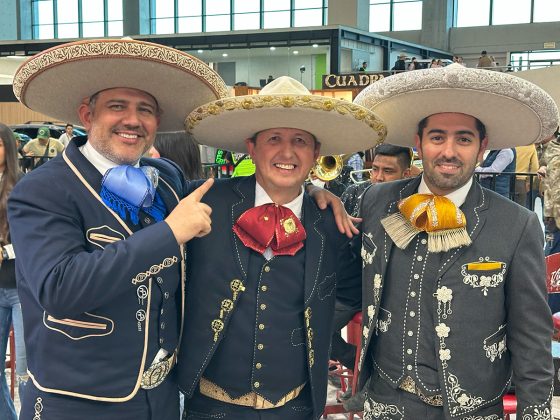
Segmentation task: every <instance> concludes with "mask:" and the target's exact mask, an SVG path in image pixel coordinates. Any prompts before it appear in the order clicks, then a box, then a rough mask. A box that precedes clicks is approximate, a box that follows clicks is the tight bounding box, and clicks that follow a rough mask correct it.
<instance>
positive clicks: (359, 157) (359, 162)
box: [346, 152, 364, 181]
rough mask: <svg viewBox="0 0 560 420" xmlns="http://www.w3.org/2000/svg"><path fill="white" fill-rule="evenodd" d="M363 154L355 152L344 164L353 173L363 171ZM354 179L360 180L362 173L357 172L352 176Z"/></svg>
mask: <svg viewBox="0 0 560 420" xmlns="http://www.w3.org/2000/svg"><path fill="white" fill-rule="evenodd" d="M363 156H364V152H356V153H353V154H352V155H350V157H349V158H348V161H347V162H346V164H347V165H348V166H350V167H351V168H352V170H353V171H361V170H363V169H364V158H363ZM354 178H356V179H357V180H358V181H361V180H362V173H361V172H357V173H355V174H354Z"/></svg>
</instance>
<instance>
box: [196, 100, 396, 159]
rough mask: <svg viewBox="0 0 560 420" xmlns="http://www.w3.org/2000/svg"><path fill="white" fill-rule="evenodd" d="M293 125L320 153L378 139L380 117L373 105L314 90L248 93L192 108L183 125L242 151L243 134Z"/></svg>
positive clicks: (382, 131) (208, 141)
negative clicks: (308, 92)
mask: <svg viewBox="0 0 560 420" xmlns="http://www.w3.org/2000/svg"><path fill="white" fill-rule="evenodd" d="M278 127H286V128H298V129H301V130H305V131H307V132H309V133H311V134H313V135H314V136H315V138H316V139H317V140H318V141H319V142H320V143H321V155H335V154H344V153H353V152H356V151H359V150H366V149H369V148H371V147H375V146H376V145H378V144H381V143H383V141H384V139H385V136H386V133H387V131H386V128H385V124H384V122H383V121H382V120H381V119H380V118H379V117H378V116H377V115H376V114H375V113H373V112H372V111H370V110H368V109H366V108H364V107H361V106H358V105H355V104H352V103H350V102H348V101H344V100H341V99H333V98H326V97H322V96H318V95H292V94H271V95H247V96H237V97H230V98H227V99H221V100H217V101H213V102H210V103H208V104H206V105H203V106H201V107H198V108H197V109H195V110H194V111H193V112H192V113H191V114H190V115H189V116H188V117H187V119H186V121H185V128H186V129H187V131H189V132H191V133H192V134H193V136H194V137H195V138H196V140H197V141H198V142H199V143H201V144H205V145H208V146H213V147H218V148H220V149H225V150H231V151H235V152H243V151H245V150H246V147H245V139H247V138H250V137H252V136H253V135H254V134H255V133H257V132H259V131H262V130H266V129H269V128H278Z"/></svg>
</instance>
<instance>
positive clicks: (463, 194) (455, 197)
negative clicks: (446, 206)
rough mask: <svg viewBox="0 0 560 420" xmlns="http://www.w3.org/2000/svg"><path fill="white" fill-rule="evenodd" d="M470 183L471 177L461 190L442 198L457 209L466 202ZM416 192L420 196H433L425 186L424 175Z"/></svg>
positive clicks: (471, 181)
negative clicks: (446, 199)
mask: <svg viewBox="0 0 560 420" xmlns="http://www.w3.org/2000/svg"><path fill="white" fill-rule="evenodd" d="M472 183H473V179H472V177H471V178H470V179H469V181H468V182H467V183H466V184H465V185H463V186H462V187H461V188H459V189H457V190H455V191H453V192H450V193H449V194H447V195H445V196H444V197H445V198H448V199H449V200H451V201H453V204H455V206H457V208H459V207H461V206H462V205H463V203H464V202H465V201H466V199H467V194H468V193H469V190H470V189H471V185H472ZM418 192H419V193H420V194H433V193H432V192H431V191H430V188H428V185H427V184H426V181H424V175H422V180H421V181H420V185H419V186H418ZM434 195H436V194H434Z"/></svg>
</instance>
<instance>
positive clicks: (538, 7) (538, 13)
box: [533, 0, 560, 22]
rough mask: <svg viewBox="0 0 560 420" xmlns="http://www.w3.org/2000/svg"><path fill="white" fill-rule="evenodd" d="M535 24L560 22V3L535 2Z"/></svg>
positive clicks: (544, 0) (543, 0)
mask: <svg viewBox="0 0 560 420" xmlns="http://www.w3.org/2000/svg"><path fill="white" fill-rule="evenodd" d="M534 7H535V8H534V10H533V22H556V21H560V2H558V0H535V6H534Z"/></svg>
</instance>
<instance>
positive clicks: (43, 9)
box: [35, 0, 54, 32]
mask: <svg viewBox="0 0 560 420" xmlns="http://www.w3.org/2000/svg"><path fill="white" fill-rule="evenodd" d="M35 5H36V9H35V11H36V13H37V16H36V17H35V23H38V24H41V25H43V24H46V23H53V22H54V17H53V2H52V0H47V1H45V0H43V1H39V2H37V3H35ZM39 32H41V29H39Z"/></svg>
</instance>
